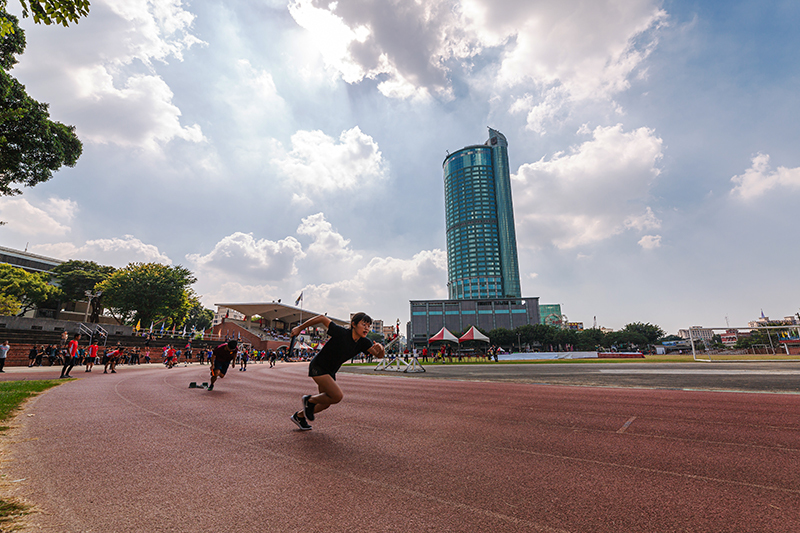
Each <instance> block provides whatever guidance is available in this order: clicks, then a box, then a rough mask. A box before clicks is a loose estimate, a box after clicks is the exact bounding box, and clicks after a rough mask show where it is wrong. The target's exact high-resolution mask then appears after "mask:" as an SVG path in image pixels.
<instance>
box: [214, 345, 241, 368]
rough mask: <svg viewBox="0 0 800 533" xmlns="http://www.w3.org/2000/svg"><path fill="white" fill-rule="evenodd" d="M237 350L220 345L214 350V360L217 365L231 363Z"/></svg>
mask: <svg viewBox="0 0 800 533" xmlns="http://www.w3.org/2000/svg"><path fill="white" fill-rule="evenodd" d="M236 352H237V350H236V349H235V348H234V349H233V350H231V349H230V348H228V343H227V342H226V343H224V344H220V345H219V346H217V347H216V348H214V352H213V353H214V360H215V361H217V362H219V363H226V362H231V361H233V359H234V358H235V357H236Z"/></svg>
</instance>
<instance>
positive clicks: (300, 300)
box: [294, 291, 303, 305]
mask: <svg viewBox="0 0 800 533" xmlns="http://www.w3.org/2000/svg"><path fill="white" fill-rule="evenodd" d="M302 301H303V291H300V296H298V297H297V300H295V301H294V305H299V304H300V302H302Z"/></svg>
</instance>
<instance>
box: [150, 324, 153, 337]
mask: <svg viewBox="0 0 800 533" xmlns="http://www.w3.org/2000/svg"><path fill="white" fill-rule="evenodd" d="M150 334H151V335H152V334H153V321H152V320H151V321H150Z"/></svg>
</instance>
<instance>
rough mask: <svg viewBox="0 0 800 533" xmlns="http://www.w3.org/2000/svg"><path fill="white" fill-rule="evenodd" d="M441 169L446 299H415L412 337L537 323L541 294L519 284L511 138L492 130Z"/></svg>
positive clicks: (421, 341) (420, 342) (420, 339)
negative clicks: (533, 294) (525, 293)
mask: <svg viewBox="0 0 800 533" xmlns="http://www.w3.org/2000/svg"><path fill="white" fill-rule="evenodd" d="M442 168H443V173H444V198H445V224H446V226H445V228H446V235H447V290H448V299H447V300H412V301H410V302H409V304H410V315H411V320H410V321H409V323H408V327H407V332H406V333H407V338H408V339H409V341H410V342H411V344H412V345H413V346H417V347H419V346H424V345H426V344H427V343H428V339H430V338H431V337H432V336H433V335H435V334H436V333H437V332H438V331H439V330H440V329H442V328H443V327H445V328H447V329H448V330H450V331H451V332H452V333H454V334H462V333H463V332H465V331H466V330H468V329H469V328H470V327H471V326H475V327H477V328H478V329H480V330H483V331H484V332H486V333H488V332H490V331H492V330H494V329H498V328H504V329H511V330H513V329H515V328H517V327H520V326H526V325H534V324H539V323H540V321H541V317H540V314H539V298H523V297H522V294H521V289H520V277H519V262H518V259H517V238H516V232H515V229H514V207H513V203H512V200H511V175H510V173H509V167H508V142H507V141H506V138H505V137H504V136H503V134H502V133H500V132H499V131H496V130H493V129H491V128H490V129H489V140H487V141H486V142H485V143H484V144H480V145H473V146H467V147H465V148H462V149H461V150H458V151H457V152H454V153H452V154H449V155H448V156H447V157H446V158H445V160H444V163H443V164H442ZM558 309H559V313H560V307H559V308H558Z"/></svg>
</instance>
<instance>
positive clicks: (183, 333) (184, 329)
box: [181, 324, 186, 337]
mask: <svg viewBox="0 0 800 533" xmlns="http://www.w3.org/2000/svg"><path fill="white" fill-rule="evenodd" d="M185 336H186V324H184V325H183V332H182V333H181V337H185Z"/></svg>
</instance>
